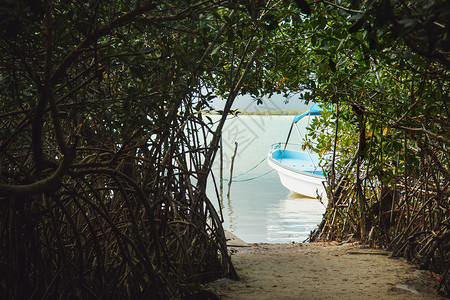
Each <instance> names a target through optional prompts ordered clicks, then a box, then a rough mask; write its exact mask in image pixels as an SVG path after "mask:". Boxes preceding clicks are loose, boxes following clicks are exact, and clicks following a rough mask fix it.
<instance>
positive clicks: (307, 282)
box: [208, 238, 445, 299]
mask: <svg viewBox="0 0 450 300" xmlns="http://www.w3.org/2000/svg"><path fill="white" fill-rule="evenodd" d="M229 243H230V247H229V249H230V251H231V252H232V253H233V254H232V260H233V263H234V265H235V268H236V269H237V272H238V274H239V276H240V277H241V280H239V281H233V280H230V279H219V280H217V281H214V282H212V283H210V284H209V285H208V289H210V290H212V291H213V292H214V293H215V294H216V295H218V296H219V297H220V299H445V298H443V297H440V296H439V295H438V294H437V286H438V284H439V282H438V279H437V278H436V276H435V275H434V274H433V273H431V272H429V271H421V270H418V269H417V267H415V266H413V265H410V264H408V263H407V262H406V260H404V259H402V258H392V257H390V256H389V254H390V253H388V252H386V251H383V250H378V249H369V248H366V247H363V246H362V245H361V244H359V243H346V244H341V245H340V244H338V243H310V244H299V243H295V244H250V245H246V244H245V243H244V242H243V241H240V240H239V239H237V238H236V239H231V240H230V242H229ZM236 246H237V247H236Z"/></svg>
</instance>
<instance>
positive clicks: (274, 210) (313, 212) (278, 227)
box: [267, 193, 326, 243]
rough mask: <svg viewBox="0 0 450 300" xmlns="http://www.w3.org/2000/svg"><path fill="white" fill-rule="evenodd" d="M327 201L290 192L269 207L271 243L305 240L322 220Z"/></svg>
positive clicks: (269, 240) (269, 236) (268, 232)
mask: <svg viewBox="0 0 450 300" xmlns="http://www.w3.org/2000/svg"><path fill="white" fill-rule="evenodd" d="M325 205H326V203H321V202H320V201H319V200H317V199H313V198H306V197H304V196H302V195H299V194H295V193H290V194H289V195H288V197H287V198H286V199H281V200H279V201H278V203H276V204H273V205H271V206H269V207H268V208H267V218H268V220H267V221H268V222H267V240H268V242H271V243H283V242H303V241H304V240H306V239H307V238H308V235H309V233H310V232H311V231H312V230H314V229H315V228H316V227H317V225H318V224H319V223H320V222H321V220H322V215H323V213H324V212H325Z"/></svg>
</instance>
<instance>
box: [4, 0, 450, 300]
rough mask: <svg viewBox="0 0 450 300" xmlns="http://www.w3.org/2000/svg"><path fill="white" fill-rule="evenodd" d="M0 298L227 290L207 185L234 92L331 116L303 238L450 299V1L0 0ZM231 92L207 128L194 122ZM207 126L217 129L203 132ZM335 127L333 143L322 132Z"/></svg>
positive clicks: (227, 267)
mask: <svg viewBox="0 0 450 300" xmlns="http://www.w3.org/2000/svg"><path fill="white" fill-rule="evenodd" d="M0 13H1V15H0V17H1V18H0V24H1V26H0V50H1V52H2V57H1V59H0V101H1V102H0V107H1V111H0V173H1V175H0V294H1V295H4V296H5V298H50V297H58V298H63V297H68V298H92V297H95V298H131V297H133V298H170V297H181V296H183V295H187V294H189V293H191V292H192V290H194V289H195V288H196V287H197V285H196V284H197V283H200V282H204V281H206V280H212V279H214V278H217V277H221V276H228V277H230V278H237V274H236V272H235V270H234V269H233V266H232V264H231V262H230V258H229V254H228V253H227V250H226V245H225V237H224V234H223V229H222V226H221V217H220V212H219V213H218V212H216V210H215V209H214V207H213V205H212V203H211V201H212V200H210V199H208V198H207V196H206V193H205V190H206V182H207V180H206V179H207V177H208V176H211V174H210V170H211V164H212V162H213V160H214V157H215V153H216V151H217V147H218V143H219V139H220V133H221V128H222V126H223V122H224V121H225V119H226V115H227V114H228V113H229V112H230V108H231V105H232V103H233V101H234V99H235V97H236V96H237V95H238V94H250V95H252V96H253V97H254V98H255V101H258V102H261V101H262V100H261V99H262V98H263V97H264V96H266V95H269V96H270V95H272V94H274V93H282V94H284V95H285V96H286V97H287V98H292V97H293V96H294V95H297V94H298V93H302V97H304V98H305V99H307V100H314V101H316V102H320V103H321V104H322V105H323V106H324V107H325V108H326V109H327V112H326V113H325V114H324V118H325V122H322V123H314V124H312V127H313V128H314V129H318V130H322V129H323V127H327V128H330V127H331V128H333V130H332V131H330V132H328V131H325V130H323V132H322V133H321V134H319V135H318V136H317V138H318V139H319V142H320V143H319V145H318V147H317V148H316V149H315V150H317V151H318V152H321V153H322V152H324V151H326V150H331V151H332V152H334V153H335V155H334V156H333V157H334V158H333V162H334V164H332V165H331V167H330V168H329V169H328V174H329V178H328V180H329V191H328V193H329V199H331V201H330V202H329V207H328V210H327V214H326V217H325V219H324V222H323V223H322V224H321V226H320V228H319V229H318V230H317V232H316V233H315V235H314V236H313V237H312V239H318V238H321V239H339V240H345V239H349V238H350V237H351V236H353V237H354V238H358V239H361V240H363V241H365V242H368V243H371V244H372V245H374V246H376V245H379V246H382V247H388V248H390V249H392V250H393V251H394V253H395V254H399V255H406V256H408V257H409V258H410V259H414V260H417V261H418V262H419V263H421V265H422V267H424V268H431V269H433V270H434V271H436V272H438V273H440V274H441V277H442V280H441V287H440V289H441V290H443V291H447V293H448V290H449V277H450V275H449V273H448V269H449V257H450V256H449V252H450V248H449V238H450V233H449V232H450V229H449V216H450V212H449V201H450V200H449V199H450V195H449V190H450V189H449V178H450V176H449V163H450V162H449V160H450V155H449V145H450V136H449V132H450V130H449V129H450V124H449V107H448V106H449V98H450V96H449V75H450V74H449V72H450V70H449V66H450V55H449V48H450V47H449V38H450V33H449V28H450V24H449V20H450V16H449V14H450V7H449V4H448V2H447V1H444V0H441V1H431V0H419V1H414V3H407V2H397V1H391V0H379V1H372V2H370V3H366V2H360V1H358V0H354V1H344V0H343V1H338V2H335V3H332V2H328V1H318V2H315V4H314V5H311V6H310V5H308V4H307V3H306V2H305V1H304V0H298V1H287V0H286V1H280V2H272V1H208V0H207V1H169V2H164V1H155V2H149V1H139V0H136V1H121V0H115V1H114V0H111V1H100V0H89V1H88V0H86V1H65V0H43V1H36V2H33V1H26V0H21V1H20V0H19V1H6V2H5V3H4V4H2V6H1V9H0ZM217 96H221V97H223V99H224V103H225V105H224V109H223V110H222V111H219V113H220V114H221V115H222V118H221V120H220V121H219V123H218V124H215V125H214V126H212V125H213V124H210V123H209V121H208V118H205V116H204V115H203V114H202V113H201V111H204V110H210V109H211V107H210V101H211V100H212V99H213V98H214V97H217ZM211 128H216V129H215V130H214V131H212V130H211ZM327 132H328V133H327Z"/></svg>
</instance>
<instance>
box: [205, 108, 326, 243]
mask: <svg viewBox="0 0 450 300" xmlns="http://www.w3.org/2000/svg"><path fill="white" fill-rule="evenodd" d="M291 122H292V116H254V115H253V116H248V115H244V116H239V117H237V118H232V119H230V120H227V122H226V124H225V127H224V130H223V151H224V154H223V157H224V166H223V172H224V175H223V177H224V178H226V179H227V178H229V172H230V161H231V156H232V154H233V151H234V147H235V142H237V143H238V148H237V154H236V158H235V161H234V170H233V175H234V176H236V175H239V174H241V173H245V174H244V175H242V176H239V177H237V178H235V179H234V180H233V182H232V185H231V190H230V198H229V199H227V189H228V186H227V184H228V182H227V181H223V187H224V193H223V198H224V199H223V201H222V202H221V207H222V213H223V217H224V227H225V229H227V230H229V231H231V232H233V233H234V234H235V235H237V236H238V237H239V238H241V239H242V240H244V241H245V242H248V243H286V242H303V241H304V240H305V239H306V238H307V237H308V235H309V233H310V232H311V231H312V230H313V229H314V228H316V227H317V224H319V223H320V221H321V220H322V215H323V213H324V212H325V206H324V205H323V204H322V203H321V202H319V200H317V199H310V198H301V197H299V195H297V194H293V193H290V191H289V190H287V189H286V188H285V187H284V186H283V185H281V183H280V180H279V177H278V174H277V173H276V171H273V172H270V171H271V170H272V169H271V168H270V167H269V166H268V164H267V161H264V162H262V163H261V164H260V165H259V166H258V167H256V168H255V169H254V170H251V171H249V172H248V173H246V172H247V171H248V170H250V169H251V168H253V167H254V166H255V165H257V164H258V163H260V162H261V161H262V160H263V159H264V158H265V157H266V156H267V153H268V151H269V149H270V146H271V145H272V144H274V143H277V142H284V141H285V140H286V138H287V134H288V132H289V128H290V126H291ZM290 142H294V143H299V142H300V140H299V136H298V134H297V133H295V132H293V133H292V135H291V138H290ZM213 172H214V175H215V177H216V179H218V178H219V153H218V154H217V158H216V161H215V165H214V167H213ZM267 172H269V173H268V174H266V175H264V174H265V173H267ZM252 178H256V179H253V180H249V181H246V180H248V179H252ZM208 194H209V196H210V198H211V200H212V202H213V203H214V204H215V206H216V208H217V209H219V200H218V199H217V197H216V196H215V195H216V193H215V191H214V189H213V184H211V182H210V184H209V185H208Z"/></svg>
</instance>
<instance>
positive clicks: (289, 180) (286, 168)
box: [268, 105, 327, 199]
mask: <svg viewBox="0 0 450 300" xmlns="http://www.w3.org/2000/svg"><path fill="white" fill-rule="evenodd" d="M320 111H321V108H320V107H319V106H318V105H313V106H312V107H311V108H310V109H309V110H308V111H306V112H305V113H303V114H301V115H298V116H295V117H294V120H293V121H292V126H291V129H290V130H289V134H288V138H287V141H286V143H277V144H273V145H272V147H271V149H270V151H269V154H268V163H269V166H271V167H272V168H273V169H275V170H276V171H277V172H278V175H279V177H280V181H281V183H282V184H283V185H284V186H285V187H286V188H288V189H289V190H290V191H292V192H295V193H297V194H301V195H304V196H307V197H312V198H316V197H317V196H320V197H322V198H323V199H326V198H327V194H326V191H325V187H324V183H325V177H324V175H323V171H322V168H321V167H320V166H319V155H318V154H316V153H311V152H310V151H308V150H302V146H301V145H300V144H289V143H288V141H289V137H290V135H291V132H292V128H293V126H294V125H295V126H296V125H297V122H298V121H300V120H301V119H303V118H304V117H307V116H317V115H320ZM299 134H300V132H299ZM300 136H301V135H300Z"/></svg>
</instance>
